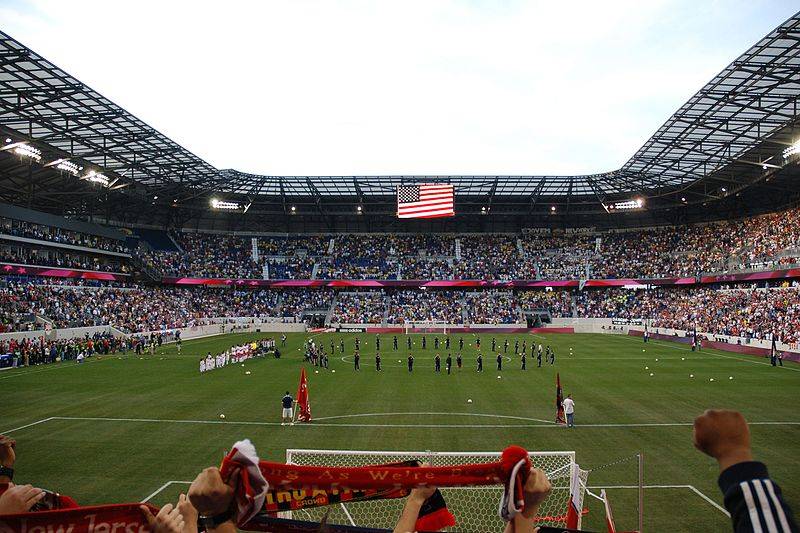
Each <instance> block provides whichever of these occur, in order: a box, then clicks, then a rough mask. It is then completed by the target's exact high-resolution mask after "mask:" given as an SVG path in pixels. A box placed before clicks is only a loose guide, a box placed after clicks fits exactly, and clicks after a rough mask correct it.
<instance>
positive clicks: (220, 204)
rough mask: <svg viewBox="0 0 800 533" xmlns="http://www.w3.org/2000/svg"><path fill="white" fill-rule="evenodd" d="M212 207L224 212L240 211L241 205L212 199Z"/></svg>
mask: <svg viewBox="0 0 800 533" xmlns="http://www.w3.org/2000/svg"><path fill="white" fill-rule="evenodd" d="M211 207H212V208H214V209H222V210H224V211H236V210H237V209H239V204H238V203H236V202H225V201H223V200H218V199H216V198H212V199H211Z"/></svg>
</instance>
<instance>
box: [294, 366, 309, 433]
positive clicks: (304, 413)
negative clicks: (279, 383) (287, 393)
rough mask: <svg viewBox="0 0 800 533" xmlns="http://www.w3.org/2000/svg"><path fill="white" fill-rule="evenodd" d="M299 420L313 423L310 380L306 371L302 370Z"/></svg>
mask: <svg viewBox="0 0 800 533" xmlns="http://www.w3.org/2000/svg"><path fill="white" fill-rule="evenodd" d="M297 407H298V413H297V419H298V420H299V421H300V422H311V404H310V403H309V401H308V378H307V377H306V369H305V368H301V369H300V386H299V387H297Z"/></svg>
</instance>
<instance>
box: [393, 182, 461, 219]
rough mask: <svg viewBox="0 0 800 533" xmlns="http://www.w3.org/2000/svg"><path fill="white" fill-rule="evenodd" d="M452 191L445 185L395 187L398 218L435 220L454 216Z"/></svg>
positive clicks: (429, 184) (450, 187)
mask: <svg viewBox="0 0 800 533" xmlns="http://www.w3.org/2000/svg"><path fill="white" fill-rule="evenodd" d="M454 196H455V195H454V189H453V186H452V185H450V184H446V183H422V184H415V185H399V186H398V187H397V217H398V218H437V217H451V216H454V215H455V209H454Z"/></svg>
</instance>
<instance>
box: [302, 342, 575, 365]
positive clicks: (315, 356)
mask: <svg viewBox="0 0 800 533" xmlns="http://www.w3.org/2000/svg"><path fill="white" fill-rule="evenodd" d="M422 339H423V340H422V345H423V349H425V348H426V344H427V342H426V340H425V339H426V338H425V337H423V338H422ZM353 344H354V352H353V355H352V359H353V368H354V370H360V369H361V354H360V349H361V343H360V340H359V338H358V337H356V339H355V341H354V343H353ZM439 344H440V343H439V338H438V337H436V338H435V339H434V349H438V347H439ZM458 344H459V350H463V347H464V340H463V338H460V339H459V343H458ZM392 345H393V348H394V351H397V350H398V347H399V346H398V340H397V336H395V337H394V338H393V339H392ZM407 346H408V347H409V349H411V348H412V341H411V338H410V337H409V338H408V340H407ZM509 346H510V343H509V342H508V339H506V340H505V342H504V343H503V353H502V354H501V353H500V352H499V351H498V350H497V347H498V346H497V342H496V340H495V339H494V338H493V339H492V351H493V352H497V355H496V357H495V362H496V364H497V370H499V371H502V370H503V361H504V360H505V359H508V360H509V361H510V358H508V356H507V355H505V354H506V353H507V352H508V349H509ZM443 348H444V349H445V350H448V349H450V339H449V337H448V338H447V339H446V340H445V342H444V343H443ZM375 349H376V353H375V370H376V371H378V372H380V371H381V370H382V362H383V360H382V358H381V354H380V349H381V342H380V337H377V338H376V342H375ZM476 349H478V350H480V339H477V340H476ZM570 350H571V349H570ZM339 352H340V353H341V354H344V353H345V352H346V346H345V342H344V339H341V340H340V341H339ZM530 352H531V357H533V356H534V353H535V354H536V362H537V367H539V368H541V366H542V360H543V359H544V361H545V362H548V363H549V364H551V365H553V364H555V361H556V352H555V349H553V348H551V347H550V345H547V347H546V348H545V347H543V346H542V344H539V345H538V349H537V348H535V347H534V346H533V345H532V346H531V350H530ZM330 353H331V354H335V353H336V344H335V342H334V341H333V340H331V341H330ZM514 353H515V354H516V355H518V356H519V357H520V365H521V367H520V368H521V370H526V369H527V365H528V347H527V342H526V341H523V342H522V351H521V352H520V343H519V340H516V341H515V343H514ZM328 358H329V355H328V354H327V353H326V352H325V349H324V347H323V345H322V344H319V345H318V344H317V343H316V342H315V341H314V340H313V339H309V340H307V341H306V343H305V356H304V360H305V361H306V362H308V363H311V364H312V365H314V366H318V367H321V368H328V364H329V360H328ZM342 359H343V360H344V357H343V358H342ZM414 361H415V358H414V355H413V354H412V353H409V354H408V357H407V358H406V364H407V368H408V371H409V372H413V371H414ZM433 361H434V371H435V372H441V370H442V357H441V355H440V354H439V353H436V355H435V356H434V358H433ZM398 363H402V360H398ZM475 363H476V370H477V371H478V372H482V371H483V355H482V354H481V353H480V352H479V353H478V355H477V357H476V359H475ZM455 364H456V368H458V369H459V370H460V369H461V368H462V367H463V364H464V361H463V357H462V355H461V351H459V352H458V353H457V354H456V357H455ZM444 365H445V368H446V371H447V373H448V374H450V372H451V371H452V368H453V357H452V354H451V353H449V352H448V353H447V357H446V358H445V359H444Z"/></svg>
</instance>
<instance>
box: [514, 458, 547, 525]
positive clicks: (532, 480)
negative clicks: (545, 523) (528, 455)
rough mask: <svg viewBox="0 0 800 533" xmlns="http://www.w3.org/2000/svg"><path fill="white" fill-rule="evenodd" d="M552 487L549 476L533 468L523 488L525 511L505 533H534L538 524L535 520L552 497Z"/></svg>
mask: <svg viewBox="0 0 800 533" xmlns="http://www.w3.org/2000/svg"><path fill="white" fill-rule="evenodd" d="M551 490H552V486H551V484H550V480H549V479H548V478H547V474H545V473H544V471H543V470H540V469H538V468H531V471H530V473H529V474H528V479H527V480H525V486H524V487H523V488H522V494H523V499H524V502H525V506H524V509H523V510H522V512H521V513H517V514H516V515H515V516H514V519H513V520H511V521H510V522H508V523H506V528H505V533H534V532H535V531H536V523H535V522H534V520H533V519H534V518H535V517H536V514H537V513H538V512H539V507H540V506H541V505H542V503H543V502H544V501H545V500H546V499H547V497H548V496H549V495H550V491H551Z"/></svg>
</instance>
